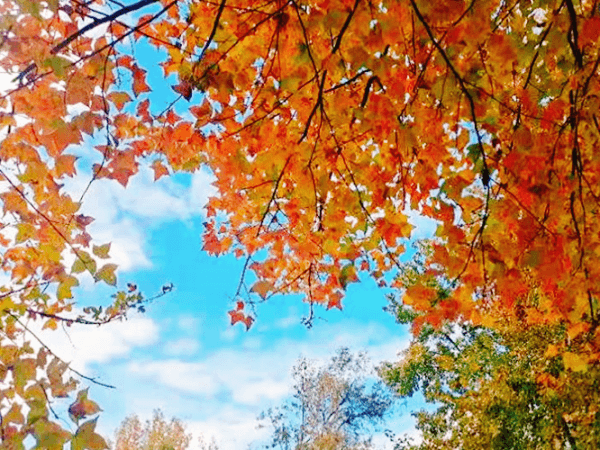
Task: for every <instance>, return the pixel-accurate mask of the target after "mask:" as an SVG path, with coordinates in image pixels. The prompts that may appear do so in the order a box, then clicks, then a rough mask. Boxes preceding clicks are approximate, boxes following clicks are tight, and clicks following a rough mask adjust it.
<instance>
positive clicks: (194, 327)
mask: <svg viewBox="0 0 600 450" xmlns="http://www.w3.org/2000/svg"><path fill="white" fill-rule="evenodd" d="M177 327H178V328H179V330H182V331H185V332H186V333H197V332H198V330H199V328H200V319H198V318H197V317H194V316H188V315H181V316H179V318H178V319H177Z"/></svg>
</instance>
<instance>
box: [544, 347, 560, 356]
mask: <svg viewBox="0 0 600 450" xmlns="http://www.w3.org/2000/svg"><path fill="white" fill-rule="evenodd" d="M556 355H558V348H557V347H556V345H554V344H550V345H548V348H547V349H546V353H544V356H545V357H546V358H553V357H555V356H556Z"/></svg>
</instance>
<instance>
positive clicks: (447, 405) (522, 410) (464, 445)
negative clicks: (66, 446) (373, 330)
mask: <svg viewBox="0 0 600 450" xmlns="http://www.w3.org/2000/svg"><path fill="white" fill-rule="evenodd" d="M426 253H427V246H425V245H421V252H420V253H419V254H417V256H416V258H415V259H414V260H413V261H412V262H410V263H407V264H405V265H404V270H403V271H402V276H401V280H400V282H401V284H402V285H403V286H404V289H410V287H411V286H414V285H416V284H417V283H420V284H425V285H427V286H429V287H431V288H432V289H433V290H434V292H435V296H436V298H437V301H443V300H444V299H446V298H447V297H448V289H447V288H444V286H448V282H447V280H444V279H443V278H442V277H439V275H438V276H433V275H431V274H428V273H427V271H426V270H424V267H423V265H422V261H423V259H424V255H425V254H426ZM398 297H399V296H390V307H389V310H390V312H391V313H392V314H394V315H395V316H396V318H397V320H398V322H400V323H404V324H408V323H415V321H416V320H418V318H419V316H422V314H420V313H419V312H418V311H415V309H414V308H413V307H411V306H409V305H406V304H404V303H403V302H402V301H400V300H398ZM539 300H540V299H539V293H538V291H537V290H536V289H535V287H533V286H532V287H531V289H530V290H529V291H528V293H527V295H526V296H523V297H521V298H519V299H518V302H519V303H522V305H520V306H519V307H521V308H526V307H531V306H532V305H534V304H536V303H538V302H539ZM589 338H590V336H589V335H588V336H587V337H581V336H579V337H573V336H569V333H568V330H567V329H566V327H564V326H560V325H559V326H549V325H540V324H537V323H534V324H528V323H526V321H524V320H523V321H521V322H520V323H518V324H515V323H514V322H512V321H509V320H506V318H501V317H500V318H498V323H497V324H496V327H495V329H494V330H491V329H489V328H485V327H482V326H474V325H472V324H470V323H468V322H466V321H459V322H454V323H452V324H444V325H442V326H441V327H433V326H432V325H431V324H428V323H426V324H424V325H423V328H422V330H421V332H420V333H419V334H418V335H417V336H415V337H414V338H413V340H412V341H411V344H410V346H409V348H408V349H406V350H405V351H404V352H403V353H402V355H401V358H400V359H399V361H396V362H392V363H385V364H383V365H382V366H381V367H380V368H379V372H380V374H381V376H382V378H383V379H384V380H385V381H386V382H387V383H388V384H389V385H390V387H392V388H393V389H394V390H395V391H396V392H397V393H398V394H399V395H400V396H401V397H402V398H409V397H411V396H413V394H415V393H416V392H417V391H419V392H421V393H422V394H423V395H424V396H425V399H426V400H427V402H429V403H431V404H432V406H433V409H434V411H433V412H428V411H425V410H423V411H420V412H417V413H415V416H416V417H417V419H418V424H417V428H418V429H419V430H420V431H421V432H422V435H423V441H422V442H421V443H419V444H414V443H413V444H411V442H410V440H409V439H407V438H401V439H400V440H398V441H397V445H396V448H397V449H413V450H417V449H418V450H429V449H448V450H450V449H457V448H461V449H465V450H467V449H472V450H476V449H483V448H485V449H496V450H504V449H506V450H509V449H510V450H526V449H527V450H538V449H539V450H542V449H548V450H551V449H565V448H571V449H575V448H579V449H592V448H598V447H599V446H600V414H599V408H598V406H597V405H598V404H600V403H599V402H600V390H599V388H600V372H599V371H598V370H597V368H595V367H594V368H589V369H588V370H587V372H584V371H579V372H578V373H574V372H573V371H572V370H569V369H567V368H566V366H565V363H564V356H563V359H561V358H560V357H559V356H558V347H559V346H560V345H561V343H562V342H564V341H565V340H568V341H571V346H572V347H575V348H584V347H585V346H586V345H587V341H588V340H589ZM573 357H574V358H576V355H575V354H574V355H573Z"/></svg>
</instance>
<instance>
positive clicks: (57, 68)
mask: <svg viewBox="0 0 600 450" xmlns="http://www.w3.org/2000/svg"><path fill="white" fill-rule="evenodd" d="M70 64H71V62H70V61H69V60H67V59H65V58H62V57H60V56H53V57H51V58H48V59H46V60H45V61H44V66H45V67H51V68H52V71H53V72H54V75H56V76H57V77H58V78H63V77H64V76H65V69H66V68H67V67H68V66H69V65H70Z"/></svg>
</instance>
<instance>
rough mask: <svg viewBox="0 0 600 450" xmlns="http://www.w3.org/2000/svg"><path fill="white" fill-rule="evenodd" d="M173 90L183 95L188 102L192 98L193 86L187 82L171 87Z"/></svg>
mask: <svg viewBox="0 0 600 450" xmlns="http://www.w3.org/2000/svg"><path fill="white" fill-rule="evenodd" d="M171 89H173V90H174V91H175V92H177V93H178V94H181V95H182V96H183V98H185V99H186V100H187V101H188V102H189V101H190V99H191V98H192V84H191V83H190V82H189V81H187V80H181V81H180V82H179V84H174V85H173V86H171Z"/></svg>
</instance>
